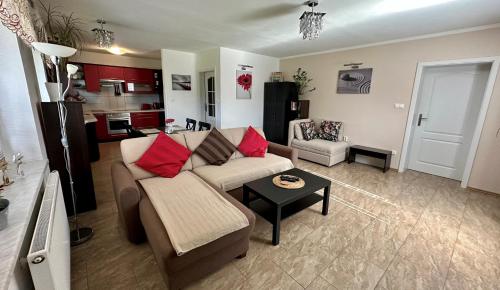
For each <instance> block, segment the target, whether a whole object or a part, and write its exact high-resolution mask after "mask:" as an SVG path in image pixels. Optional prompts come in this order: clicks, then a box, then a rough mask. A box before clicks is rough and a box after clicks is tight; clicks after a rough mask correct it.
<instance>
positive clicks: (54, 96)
mask: <svg viewBox="0 0 500 290" xmlns="http://www.w3.org/2000/svg"><path fill="white" fill-rule="evenodd" d="M58 85H59V89H60V90H61V93H62V83H59V84H58V83H51V82H46V83H45V87H46V88H47V93H48V94H49V98H50V101H51V102H57V101H59V91H58V88H57V87H58Z"/></svg>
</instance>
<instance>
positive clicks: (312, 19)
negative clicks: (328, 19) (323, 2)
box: [299, 0, 326, 40]
mask: <svg viewBox="0 0 500 290" xmlns="http://www.w3.org/2000/svg"><path fill="white" fill-rule="evenodd" d="M304 5H307V6H309V7H311V12H308V11H306V12H304V13H303V14H302V16H300V18H299V20H300V32H299V34H300V33H302V38H303V39H309V40H312V39H316V38H318V37H319V34H320V33H321V30H322V29H323V16H325V14H326V13H322V12H314V7H316V6H318V0H309V1H307V2H306V3H304Z"/></svg>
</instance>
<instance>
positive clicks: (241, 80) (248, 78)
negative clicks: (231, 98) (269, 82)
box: [237, 74, 252, 91]
mask: <svg viewBox="0 0 500 290" xmlns="http://www.w3.org/2000/svg"><path fill="white" fill-rule="evenodd" d="M237 81H238V85H240V86H241V87H242V88H243V89H244V90H245V91H248V90H250V88H251V87H252V75H251V74H242V75H240V76H239V77H238V79H237Z"/></svg>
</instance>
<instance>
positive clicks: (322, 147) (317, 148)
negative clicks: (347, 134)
mask: <svg viewBox="0 0 500 290" xmlns="http://www.w3.org/2000/svg"><path fill="white" fill-rule="evenodd" d="M348 146H349V144H348V143H347V142H333V141H328V140H323V139H312V140H309V141H306V140H298V139H294V140H292V147H293V148H297V149H300V150H305V151H310V152H314V153H318V154H323V155H334V154H338V153H345V151H346V149H347V147H348Z"/></svg>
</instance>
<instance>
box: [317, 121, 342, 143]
mask: <svg viewBox="0 0 500 290" xmlns="http://www.w3.org/2000/svg"><path fill="white" fill-rule="evenodd" d="M340 128H342V122H334V121H321V125H320V127H319V138H320V139H323V140H328V141H334V142H337V141H339V134H340Z"/></svg>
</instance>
